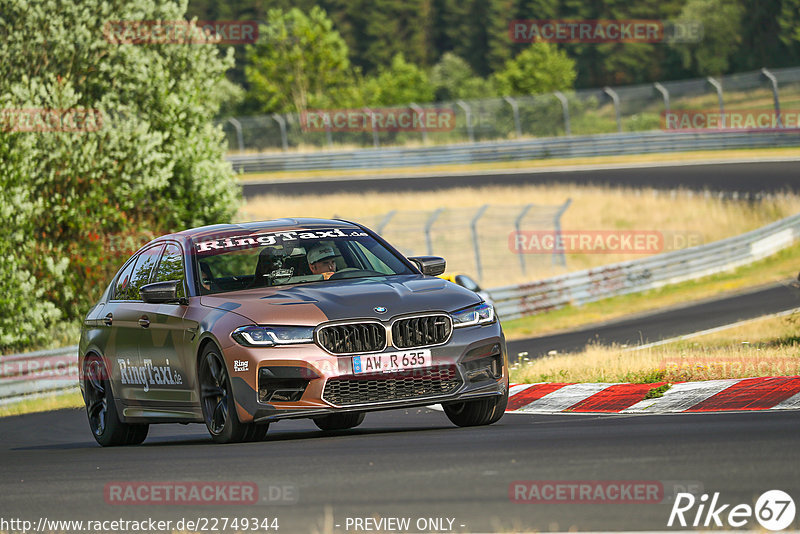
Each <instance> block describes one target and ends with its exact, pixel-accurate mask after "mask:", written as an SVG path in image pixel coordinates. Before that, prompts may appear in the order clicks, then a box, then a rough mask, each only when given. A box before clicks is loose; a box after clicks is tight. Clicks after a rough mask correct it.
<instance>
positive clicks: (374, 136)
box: [364, 108, 381, 148]
mask: <svg viewBox="0 0 800 534" xmlns="http://www.w3.org/2000/svg"><path fill="white" fill-rule="evenodd" d="M364 111H365V112H366V113H367V115H369V118H370V121H371V122H372V146H374V147H375V148H378V147H380V146H381V142H380V140H379V139H378V130H377V129H376V128H377V127H376V125H375V113H373V112H372V110H371V109H369V108H364Z"/></svg>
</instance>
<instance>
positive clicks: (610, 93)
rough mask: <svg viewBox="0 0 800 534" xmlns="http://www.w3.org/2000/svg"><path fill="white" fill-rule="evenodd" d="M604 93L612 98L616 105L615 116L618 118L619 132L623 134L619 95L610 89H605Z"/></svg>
mask: <svg viewBox="0 0 800 534" xmlns="http://www.w3.org/2000/svg"><path fill="white" fill-rule="evenodd" d="M603 92H604V93H605V94H607V95H608V96H610V97H611V101H612V102H613V103H614V114H615V115H616V116H617V131H618V132H619V133H622V114H621V112H620V110H619V95H618V94H617V92H616V91H615V90H613V89H612V88H610V87H603Z"/></svg>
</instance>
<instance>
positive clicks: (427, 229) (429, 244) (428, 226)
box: [425, 208, 444, 256]
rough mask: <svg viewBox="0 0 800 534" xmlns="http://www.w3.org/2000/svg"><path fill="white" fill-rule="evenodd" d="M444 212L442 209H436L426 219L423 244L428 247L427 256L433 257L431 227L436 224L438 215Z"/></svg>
mask: <svg viewBox="0 0 800 534" xmlns="http://www.w3.org/2000/svg"><path fill="white" fill-rule="evenodd" d="M443 211H444V208H438V209H436V210H434V212H433V213H432V214H431V216H430V217H428V220H427V222H426V223H425V244H426V245H427V247H428V256H433V241H432V240H431V228H432V227H433V223H435V222H436V219H438V218H439V215H440V214H441V213H442V212H443Z"/></svg>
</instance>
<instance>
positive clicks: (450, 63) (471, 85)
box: [430, 52, 494, 102]
mask: <svg viewBox="0 0 800 534" xmlns="http://www.w3.org/2000/svg"><path fill="white" fill-rule="evenodd" d="M430 78H431V83H432V84H433V87H434V100H436V101H437V102H441V101H445V100H457V99H460V98H461V99H470V98H490V97H492V96H494V88H493V87H492V85H491V83H489V82H488V81H487V80H484V79H483V78H480V77H478V76H476V75H475V73H474V72H473V71H472V68H470V66H469V64H468V63H467V62H466V61H464V60H463V59H461V58H460V57H458V56H457V55H455V54H454V53H452V52H445V54H444V55H443V56H442V58H441V59H440V60H439V62H438V63H437V64H436V65H434V66H433V68H432V69H431V76H430Z"/></svg>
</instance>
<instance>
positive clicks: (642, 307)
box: [503, 242, 800, 339]
mask: <svg viewBox="0 0 800 534" xmlns="http://www.w3.org/2000/svg"><path fill="white" fill-rule="evenodd" d="M798 256H800V242H798V243H795V244H794V245H792V246H791V247H789V248H786V249H784V250H782V251H780V252H778V253H777V254H773V255H772V256H770V257H768V258H765V259H763V260H761V261H758V262H755V263H753V264H751V265H746V266H743V267H740V268H738V269H736V270H735V271H731V272H726V273H719V274H716V275H713V276H708V277H705V278H701V279H698V280H691V281H687V282H682V283H680V284H674V285H669V286H664V287H662V288H659V289H654V290H651V291H646V292H643V293H634V294H630V295H620V296H617V297H611V298H608V299H604V300H600V301H597V302H590V303H588V304H584V305H583V306H567V307H565V308H561V309H559V310H554V311H551V312H546V313H541V314H537V315H530V316H528V317H522V318H520V319H513V320H510V321H503V331H504V332H505V334H506V337H507V338H508V339H520V338H525V337H531V336H539V335H543V334H550V333H553V332H557V331H561V330H567V329H574V328H576V327H579V326H586V325H589V324H593V323H600V322H604V321H609V320H612V319H618V318H620V317H623V316H626V315H631V314H636V313H644V312H650V311H654V310H657V309H661V308H666V307H670V306H675V305H679V304H683V303H689V302H691V301H697V300H702V299H705V298H710V297H714V296H718V295H721V294H724V293H728V292H735V291H741V290H744V289H746V288H749V287H753V286H759V285H763V284H768V283H773V282H780V281H786V280H788V279H789V278H794V277H796V276H797V272H798V264H797V258H798Z"/></svg>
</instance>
